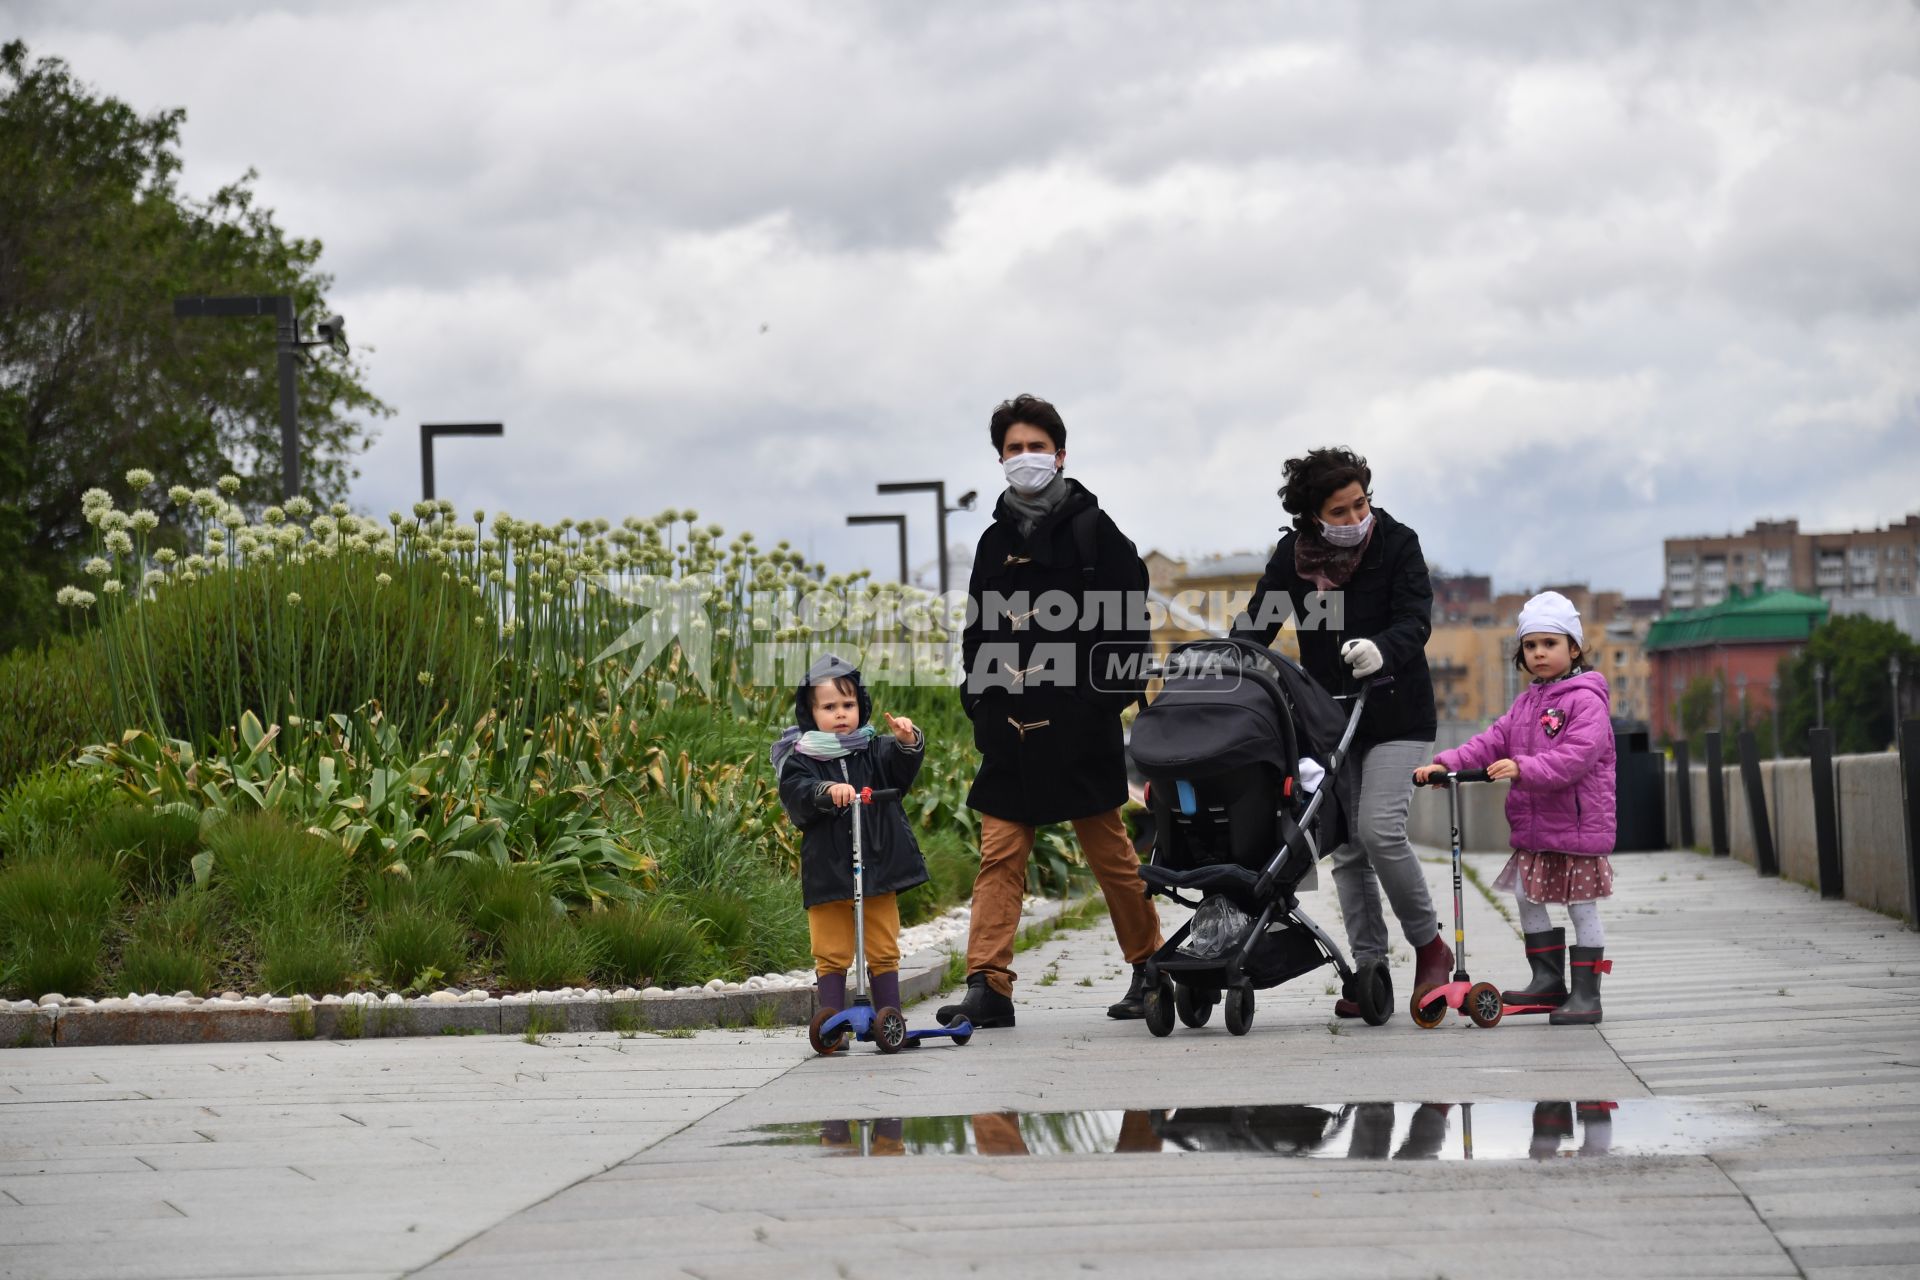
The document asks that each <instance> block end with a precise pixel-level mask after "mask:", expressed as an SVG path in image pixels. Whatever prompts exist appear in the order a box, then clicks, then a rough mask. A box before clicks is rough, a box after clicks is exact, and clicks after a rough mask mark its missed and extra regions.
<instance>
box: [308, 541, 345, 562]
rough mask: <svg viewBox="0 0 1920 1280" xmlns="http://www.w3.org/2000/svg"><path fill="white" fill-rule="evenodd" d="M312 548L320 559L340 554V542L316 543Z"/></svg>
mask: <svg viewBox="0 0 1920 1280" xmlns="http://www.w3.org/2000/svg"><path fill="white" fill-rule="evenodd" d="M313 549H314V552H315V554H317V555H318V556H319V557H320V558H321V559H322V560H331V559H333V558H334V557H335V556H337V555H339V554H340V544H339V543H337V542H321V543H317V544H315V546H314V548H313Z"/></svg>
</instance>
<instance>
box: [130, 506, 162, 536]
mask: <svg viewBox="0 0 1920 1280" xmlns="http://www.w3.org/2000/svg"><path fill="white" fill-rule="evenodd" d="M131 518H132V522H133V527H134V528H135V529H138V530H139V531H140V532H141V533H152V532H153V531H154V530H155V529H158V528H159V527H160V517H159V516H157V515H155V514H153V512H151V511H149V510H147V509H146V508H145V507H142V508H140V509H139V510H138V511H136V512H134V513H133V516H132V517H131Z"/></svg>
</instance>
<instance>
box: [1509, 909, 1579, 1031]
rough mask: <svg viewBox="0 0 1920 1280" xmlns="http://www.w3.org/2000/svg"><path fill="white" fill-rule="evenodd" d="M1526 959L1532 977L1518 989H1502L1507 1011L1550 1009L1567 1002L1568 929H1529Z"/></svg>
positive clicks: (1541, 1011) (1547, 1010) (1529, 1011)
mask: <svg viewBox="0 0 1920 1280" xmlns="http://www.w3.org/2000/svg"><path fill="white" fill-rule="evenodd" d="M1526 937H1527V963H1528V964H1529V965H1532V966H1533V981H1531V982H1529V983H1528V984H1527V985H1526V986H1524V987H1522V988H1520V989H1519V990H1518V991H1502V992H1501V993H1500V999H1501V1000H1502V1001H1503V1002H1504V1003H1505V1004H1506V1006H1507V1012H1508V1013H1550V1012H1552V1011H1553V1010H1555V1009H1558V1008H1559V1007H1560V1006H1561V1005H1563V1004H1565V1003H1566V1002H1567V931H1566V930H1565V929H1547V930H1545V931H1543V932H1540V933H1529V934H1528V935H1526Z"/></svg>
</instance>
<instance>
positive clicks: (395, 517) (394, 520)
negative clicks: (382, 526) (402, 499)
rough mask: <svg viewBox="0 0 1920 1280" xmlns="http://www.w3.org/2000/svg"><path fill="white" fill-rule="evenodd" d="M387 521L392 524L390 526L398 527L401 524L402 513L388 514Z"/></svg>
mask: <svg viewBox="0 0 1920 1280" xmlns="http://www.w3.org/2000/svg"><path fill="white" fill-rule="evenodd" d="M387 521H388V523H390V524H396V525H397V524H399V523H400V513H399V512H398V511H389V512H387Z"/></svg>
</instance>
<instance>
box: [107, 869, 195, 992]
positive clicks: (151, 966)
mask: <svg viewBox="0 0 1920 1280" xmlns="http://www.w3.org/2000/svg"><path fill="white" fill-rule="evenodd" d="M219 949H220V937H219V922H218V913H217V911H216V910H215V902H214V898H213V896H212V895H211V894H209V893H206V892H205V891H203V890H199V889H193V888H187V889H182V890H180V891H179V892H177V893H176V894H174V896H172V897H170V898H155V899H153V900H152V901H149V902H147V903H145V904H144V905H142V906H141V908H140V911H139V913H138V914H137V915H136V916H134V918H133V927H132V930H131V936H129V937H128V939H127V945H126V947H125V948H124V949H123V950H122V951H121V953H120V972H119V974H118V975H117V976H116V978H115V980H114V983H113V990H114V991H116V992H136V993H138V992H149V991H152V992H158V993H160V994H161V995H167V994H169V993H171V992H175V991H192V992H195V993H205V992H207V991H210V990H212V989H213V984H214V981H215V978H216V976H217V973H218V968H219V966H218V955H219Z"/></svg>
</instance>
